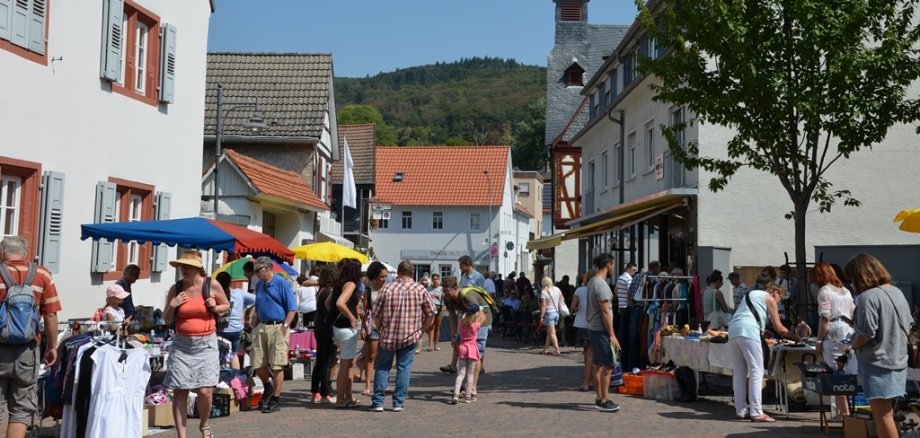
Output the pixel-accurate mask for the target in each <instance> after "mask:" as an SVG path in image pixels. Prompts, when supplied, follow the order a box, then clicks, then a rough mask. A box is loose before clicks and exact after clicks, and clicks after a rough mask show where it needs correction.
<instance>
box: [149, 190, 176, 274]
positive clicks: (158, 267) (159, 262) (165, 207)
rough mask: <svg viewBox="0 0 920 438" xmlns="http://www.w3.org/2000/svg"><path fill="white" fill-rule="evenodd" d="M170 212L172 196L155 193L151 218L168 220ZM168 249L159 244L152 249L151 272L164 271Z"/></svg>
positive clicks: (164, 193)
mask: <svg viewBox="0 0 920 438" xmlns="http://www.w3.org/2000/svg"><path fill="white" fill-rule="evenodd" d="M170 210H172V194H170V193H166V192H158V193H157V205H156V212H155V213H154V214H153V217H154V218H156V220H158V221H162V220H166V219H169V216H170ZM168 250H169V247H168V246H166V244H160V245H158V246H156V247H155V248H153V263H152V268H153V269H151V270H152V271H153V272H163V271H165V270H166V262H167V261H168V260H167V259H168V258H169V254H168V253H167V251H168Z"/></svg>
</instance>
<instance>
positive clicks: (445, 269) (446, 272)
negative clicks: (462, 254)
mask: <svg viewBox="0 0 920 438" xmlns="http://www.w3.org/2000/svg"><path fill="white" fill-rule="evenodd" d="M438 272H440V273H441V281H444V277H450V276H452V275H454V268H453V266H451V265H438Z"/></svg>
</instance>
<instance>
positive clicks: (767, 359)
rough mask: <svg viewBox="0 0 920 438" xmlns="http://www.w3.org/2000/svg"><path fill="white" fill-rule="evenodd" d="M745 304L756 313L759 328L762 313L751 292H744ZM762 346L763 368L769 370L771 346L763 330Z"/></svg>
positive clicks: (753, 313) (761, 333) (761, 336)
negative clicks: (752, 300) (758, 309)
mask: <svg viewBox="0 0 920 438" xmlns="http://www.w3.org/2000/svg"><path fill="white" fill-rule="evenodd" d="M744 304H745V305H746V306H747V308H748V310H750V311H751V315H754V319H755V320H756V321H757V327H758V328H759V327H760V314H759V313H757V309H755V308H754V303H752V302H751V292H748V293H746V294H744ZM765 326H766V325H765ZM760 348H761V349H762V350H763V353H762V355H763V369H764V370H767V369H768V368H769V364H770V346H769V345H767V340H766V339H764V336H763V331H762V330H761V332H760Z"/></svg>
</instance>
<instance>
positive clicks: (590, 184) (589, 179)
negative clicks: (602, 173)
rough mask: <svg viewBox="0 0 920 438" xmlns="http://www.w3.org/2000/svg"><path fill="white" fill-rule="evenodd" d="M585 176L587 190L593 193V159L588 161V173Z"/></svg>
mask: <svg viewBox="0 0 920 438" xmlns="http://www.w3.org/2000/svg"><path fill="white" fill-rule="evenodd" d="M585 176H586V177H587V181H585V185H586V186H588V187H587V189H588V190H587V191H588V192H590V193H594V160H591V161H590V162H588V174H587V175H585Z"/></svg>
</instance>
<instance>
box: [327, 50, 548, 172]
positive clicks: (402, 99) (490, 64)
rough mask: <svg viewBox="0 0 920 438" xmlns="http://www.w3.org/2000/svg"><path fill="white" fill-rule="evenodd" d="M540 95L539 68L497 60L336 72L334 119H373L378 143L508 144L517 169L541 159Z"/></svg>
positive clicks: (542, 93) (542, 83) (349, 121)
mask: <svg viewBox="0 0 920 438" xmlns="http://www.w3.org/2000/svg"><path fill="white" fill-rule="evenodd" d="M545 94H546V69H545V68H544V67H538V66H529V65H522V64H520V63H518V62H517V61H514V60H505V59H499V58H469V59H461V60H460V61H456V62H449V63H437V64H433V65H424V66H418V67H411V68H406V69H399V70H397V71H394V72H389V73H379V74H377V75H375V76H370V77H366V78H335V97H336V108H337V109H338V123H339V124H352V123H367V122H375V123H377V124H378V129H377V143H378V144H382V145H397V144H398V145H486V144H488V145H511V146H512V147H513V150H514V155H515V156H514V163H515V166H516V167H520V168H522V169H531V168H533V169H536V168H539V167H540V166H541V165H542V161H541V160H542V150H543V144H542V143H543V127H544V112H545V99H544V96H545ZM381 122H382V123H381Z"/></svg>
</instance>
